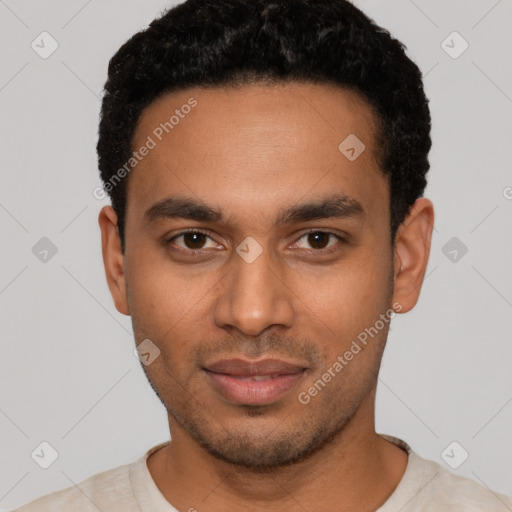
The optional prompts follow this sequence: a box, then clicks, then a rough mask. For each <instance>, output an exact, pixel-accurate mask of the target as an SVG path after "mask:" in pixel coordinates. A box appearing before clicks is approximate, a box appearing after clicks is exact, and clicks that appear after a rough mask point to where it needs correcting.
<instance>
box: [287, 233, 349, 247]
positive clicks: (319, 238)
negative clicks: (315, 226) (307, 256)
mask: <svg viewBox="0 0 512 512" xmlns="http://www.w3.org/2000/svg"><path fill="white" fill-rule="evenodd" d="M301 240H305V243H306V244H309V247H307V246H304V245H301V242H300V241H301ZM340 241H341V242H343V241H344V240H343V238H341V237H340V236H338V235H335V234H334V233H328V232H326V231H310V232H309V233H305V234H304V235H302V236H301V237H300V238H299V240H298V241H297V242H296V244H295V245H297V246H298V247H299V248H301V249H314V250H317V251H322V250H329V249H330V248H331V247H332V246H333V245H335V244H336V243H337V242H340Z"/></svg>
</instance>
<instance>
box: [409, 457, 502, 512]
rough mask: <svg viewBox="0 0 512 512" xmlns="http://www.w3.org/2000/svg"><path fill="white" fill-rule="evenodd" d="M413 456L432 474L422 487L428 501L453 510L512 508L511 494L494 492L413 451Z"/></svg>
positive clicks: (488, 510)
mask: <svg viewBox="0 0 512 512" xmlns="http://www.w3.org/2000/svg"><path fill="white" fill-rule="evenodd" d="M414 457H416V458H418V459H419V461H418V464H422V465H424V466H426V467H431V472H432V473H433V478H432V481H431V485H429V486H427V487H426V488H425V500H426V502H429V503H430V504H431V505H433V504H436V506H437V505H439V504H442V505H443V506H444V507H446V510H453V511H454V512H458V511H461V512H462V511H464V512H473V511H474V512H477V511H478V512H479V511H486V512H491V511H493V512H494V511H495V512H509V511H511V510H512V498H510V497H508V496H505V495H503V494H500V493H497V492H495V491H493V490H492V489H489V488H488V487H486V486H485V485H483V484H481V483H479V482H476V481H475V480H472V479H470V478H466V477H462V476H459V475H455V474H453V473H451V472H450V471H448V470H447V469H445V468H443V467H441V466H440V465H439V464H437V463H435V462H432V461H429V460H426V459H423V458H421V457H419V455H416V454H415V455H414ZM428 487H430V489H429V488H428ZM432 510H434V508H432ZM437 510H439V509H437Z"/></svg>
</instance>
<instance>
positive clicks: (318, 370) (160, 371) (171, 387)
mask: <svg viewBox="0 0 512 512" xmlns="http://www.w3.org/2000/svg"><path fill="white" fill-rule="evenodd" d="M190 97H193V98H195V99H196V100H197V102H198V103H197V106H196V107H194V108H193V109H192V110H191V112H190V113H189V114H188V115H187V116H186V117H185V118H184V119H181V120H180V123H179V124H178V125H177V126H175V127H174V129H173V130H172V131H171V132H170V133H169V134H168V135H166V136H165V137H164V138H163V140H162V141H161V142H159V143H158V144H157V146H156V147H155V148H154V149H152V150H151V151H150V152H149V154H148V155H147V156H146V157H145V158H144V159H143V160H142V161H141V162H140V163H139V164H138V165H137V166H136V168H135V169H134V170H133V171H132V172H131V174H130V176H129V182H128V185H129V186H128V196H127V197H128V201H127V205H128V206H127V215H126V250H125V253H124V254H123V252H122V250H121V244H120V239H119V234H118V231H117V227H116V223H117V217H116V214H115V212H114V211H113V210H112V208H111V207H109V206H107V207H104V208H103V209H102V210H101V213H100V216H99V223H100V227H101V232H102V245H103V257H104V263H105V271H106V277H107V281H108V284H109V287H110V291H111V293H112V297H113V299H114V302H115V306H116V308H117V309H118V311H120V312H121V313H123V314H125V315H131V317H132V322H133V328H134V333H135V338H136V342H137V343H140V342H141V341H142V340H144V339H150V340H152V342H153V343H154V344H155V345H157V346H158V348H159V349H160V351H161V353H160V356H159V357H157V358H156V359H155V360H154V361H153V362H152V363H151V364H150V365H148V366H143V368H144V371H145V372H146V375H147V377H148V380H149V382H150V383H151V385H152V387H153V389H154V390H155V392H156V393H157V394H158V396H159V397H160V399H161V401H162V403H163V404H164V405H165V407H166V409H167V411H168V419H169V428H170V431H171V434H172V442H171V443H170V445H169V446H166V447H164V448H162V449H160V450H159V451H157V452H156V453H155V454H153V455H152V456H151V457H149V458H148V461H147V465H148V468H149V471H150V473H151V476H152V477H153V479H154V481H155V483H156V485H157V486H158V488H159V489H160V491H161V493H162V494H163V496H164V497H165V498H166V499H167V500H168V501H169V502H170V503H172V505H173V506H174V507H176V508H177V509H179V510H190V509H197V510H199V511H201V512H203V511H205V512H209V511H219V512H220V511H223V512H230V511H240V510H251V511H263V510H265V511H278V510H279V511H282V510H287V511H292V512H295V511H304V510H308V511H309V512H315V511H324V510H326V509H332V506H333V504H334V503H335V504H336V510H340V511H356V510H357V511H359V512H361V511H371V510H375V509H377V508H378V507H379V506H380V505H382V504H383V503H384V502H385V501H386V499H387V498H388V497H389V496H390V495H391V494H392V492H393V491H394V489H395V488H396V486H397V485H398V483H399V481H400V479H401V478H402V476H403V474H404V471H405V469H406V465H407V454H406V453H405V452H404V451H403V450H401V449H400V448H398V447H396V446H395V445H393V444H392V443H390V442H388V441H386V440H384V439H383V438H382V437H380V436H378V435H377V434H376V432H375V426H374V409H375V393H376V382H377V374H378V370H379V366H380V361H381V357H382V352H383V350H384V346H385V342H386V338H387V334H388V332H387V331H388V327H389V324H388V323H386V324H385V326H384V328H382V329H381V330H380V331H379V332H378V334H377V335H376V336H374V337H373V338H371V340H370V341H369V342H368V344H367V346H366V347H365V348H364V350H361V352H359V353H358V354H357V355H355V356H354V358H353V359H352V360H351V361H350V362H348V364H347V365H346V366H344V367H343V369H342V371H340V372H339V373H337V374H336V377H334V378H332V379H331V381H330V382H329V383H328V384H327V385H326V386H325V387H324V388H323V389H322V390H321V392H319V393H318V394H317V395H316V396H315V397H313V398H311V400H310V401H309V403H307V404H303V403H301V402H300V401H299V400H298V394H299V393H300V392H303V391H307V390H308V388H310V387H311V386H312V385H313V384H314V383H315V382H316V381H318V379H319V378H321V377H322V375H323V374H324V373H325V372H326V371H327V369H328V368H329V367H331V366H332V365H333V363H334V362H335V361H336V360H337V357H338V356H339V355H343V354H344V353H345V352H346V351H347V350H348V349H349V348H350V346H351V343H352V341H353V340H354V339H356V338H357V336H358V334H359V333H361V332H362V331H364V329H365V328H369V327H370V326H374V325H375V323H376V321H377V320H378V319H379V315H381V314H384V313H385V312H386V311H389V310H390V309H391V308H392V307H393V305H394V307H395V309H396V310H397V311H400V312H401V313H404V312H407V311H409V310H411V309H412V308H413V307H414V305H415V304H416V302H417V300H418V296H419V293H420V289H421V284H422V281H423V278H424V275H425V270H426V266H427V261H428V256H429V251H430V241H431V235H432V226H433V218H434V213H433V206H432V203H431V202H430V201H429V200H428V199H425V198H420V199H418V200H417V201H416V203H415V204H414V205H413V207H412V208H411V211H410V213H409V215H408V217H407V218H406V219H405V221H404V223H403V224H402V225H401V227H400V229H399V231H398V233H397V237H396V242H395V246H394V247H392V245H391V242H390V228H389V219H390V212H389V185H388V180H387V177H386V176H385V175H384V174H383V173H382V171H381V170H380V168H379V164H378V161H377V157H376V154H377V147H376V142H375V140H376V133H375V117H374V114H373V112H372V110H371V108H370V107H369V105H368V104H367V103H366V101H365V100H363V99H362V98H360V97H359V96H358V95H357V94H356V93H354V92H351V91H349V90H344V89H341V88H338V87H333V86H329V85H321V84H305V83H293V84H292V83H288V84H280V85H261V84H260V85H245V86H243V87H239V88H236V89H226V88H215V89H202V88H190V89H187V90H186V91H180V92H173V93H171V94H167V95H165V96H163V97H162V98H160V99H159V100H157V101H155V102H154V103H152V104H151V105H150V106H149V107H148V108H147V109H146V110H145V111H144V112H143V114H142V116H141V118H140V121H139V124H138V126H137V129H136V132H135V136H134V143H133V147H134V148H138V147H140V146H141V145H142V144H144V142H145V141H146V140H147V137H148V136H151V134H152V132H153V130H154V129H155V127H157V126H158V125H159V124H160V123H161V122H164V121H165V120H167V119H168V118H169V116H170V115H171V114H172V113H173V112H174V110H175V109H177V108H178V109H179V108H180V107H181V106H182V105H184V104H185V103H187V100H188V99H189V98H190ZM349 134H356V135H357V137H358V138H359V139H360V140H361V141H363V143H364V144H365V146H366V149H365V151H364V152H363V153H362V154H361V155H360V156H359V157H358V158H357V159H356V160H354V161H349V160H348V159H347V158H346V157H345V156H344V155H343V154H342V153H341V152H340V151H339V150H338V145H339V144H340V142H341V141H343V140H344V139H345V138H346V137H347V136H348V135H349ZM334 194H335V195H338V196H343V197H348V198H351V199H352V200H354V201H357V202H358V203H359V204H360V205H361V206H362V210H363V211H362V213H360V214H356V215H350V216H347V217H345V218H338V217H325V218H318V219H315V220H308V221H302V220H299V221H291V222H287V223H285V224H278V223H276V219H277V218H278V216H279V215H280V214H281V213H282V212H283V211H284V210H286V209H288V208H290V207H293V206H296V205H297V204H302V203H305V202H313V201H319V200H321V199H325V198H327V197H332V196H333V195H334ZM168 197H179V198H187V199H191V200H194V201H202V202H204V203H206V204H208V205H209V206H210V207H212V208H215V209H218V210H221V211H222V214H223V219H222V220H221V221H219V220H216V221H201V220H191V219H185V218H162V217H158V218H156V219H153V221H152V222H148V220H147V217H146V216H145V213H146V212H147V210H148V209H150V208H151V207H152V206H153V205H155V204H156V203H158V202H159V201H161V200H162V199H165V198H168ZM190 229H201V230H203V231H205V233H207V236H205V237H201V236H199V237H196V238H193V237H192V238H190V235H187V236H186V237H179V238H174V237H177V236H178V235H180V234H182V233H183V231H187V230H190ZM310 230H317V231H322V232H324V233H333V234H334V235H338V236H340V237H343V239H344V241H340V239H338V238H336V236H332V235H331V236H328V235H324V236H322V235H320V237H319V238H315V237H311V236H308V231H310ZM247 237H252V238H253V239H254V240H256V241H257V243H258V244H259V245H260V247H261V249H262V253H261V255H260V256H259V257H258V258H257V259H256V260H255V261H253V262H252V263H247V262H246V261H245V260H244V259H242V258H241V257H240V256H239V254H238V253H237V252H236V248H237V246H238V245H239V244H241V242H242V241H243V240H245V239H246V238H247ZM171 238H172V239H173V240H170V239H171ZM319 240H320V242H319ZM194 244H195V245H194ZM190 247H192V248H194V247H196V248H199V249H201V250H200V251H198V250H196V251H195V253H194V251H193V249H190ZM180 249H181V251H180ZM328 249H331V250H332V252H327V253H326V251H327V250H328ZM237 356H241V357H244V358H257V359H262V358H265V357H275V358H281V359H285V360H287V361H293V362H300V363H301V364H302V365H304V367H307V371H306V372H305V373H304V375H303V376H302V377H301V379H300V380H299V382H298V384H297V385H296V386H295V387H294V388H293V389H291V390H290V391H288V392H287V393H286V394H285V395H284V396H282V397H281V398H279V399H278V400H277V401H276V402H274V403H272V404H269V405H265V406H260V407H254V406H247V405H240V404H234V403H231V402H230V401H228V400H226V399H224V398H223V397H222V396H220V395H219V394H218V393H217V392H216V391H215V390H214V388H212V386H211V385H209V381H208V379H207V376H206V375H205V372H204V371H203V370H202V367H204V365H205V364H206V363H208V362H212V361H214V360H218V359H221V358H231V357H237Z"/></svg>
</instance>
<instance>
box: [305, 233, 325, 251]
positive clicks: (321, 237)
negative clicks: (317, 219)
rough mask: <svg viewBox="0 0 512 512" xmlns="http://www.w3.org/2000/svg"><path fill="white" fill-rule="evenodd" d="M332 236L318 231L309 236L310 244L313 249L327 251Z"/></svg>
mask: <svg viewBox="0 0 512 512" xmlns="http://www.w3.org/2000/svg"><path fill="white" fill-rule="evenodd" d="M329 237H330V235H329V234H328V233H322V232H321V231H317V232H315V233H310V234H309V235H308V243H309V244H310V245H311V247H313V249H325V248H326V247H327V245H328V243H329Z"/></svg>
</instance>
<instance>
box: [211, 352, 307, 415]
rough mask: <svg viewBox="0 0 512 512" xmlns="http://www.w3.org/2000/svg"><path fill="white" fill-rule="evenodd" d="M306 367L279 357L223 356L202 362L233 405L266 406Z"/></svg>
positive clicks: (280, 395) (299, 375)
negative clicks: (245, 357)
mask: <svg viewBox="0 0 512 512" xmlns="http://www.w3.org/2000/svg"><path fill="white" fill-rule="evenodd" d="M306 369H307V367H306V366H304V365H301V364H296V363H290V362H287V361H282V360H279V359H264V360H261V361H247V360H244V359H224V360H220V361H216V362H214V363H211V364H208V365H206V367H205V368H204V370H205V372H206V375H207V377H208V378H209V380H210V382H211V383H212V384H213V387H214V389H215V391H216V392H218V393H219V394H220V395H221V396H222V397H223V398H224V399H225V400H227V401H228V402H231V403H234V404H237V405H268V404H271V403H273V402H275V401H277V400H278V399H279V398H281V397H282V396H283V395H284V394H285V393H287V392H288V391H290V389H291V388H293V387H294V386H295V385H296V384H297V382H298V381H299V380H300V379H301V378H302V377H303V375H304V373H305V371H306Z"/></svg>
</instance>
